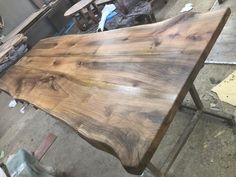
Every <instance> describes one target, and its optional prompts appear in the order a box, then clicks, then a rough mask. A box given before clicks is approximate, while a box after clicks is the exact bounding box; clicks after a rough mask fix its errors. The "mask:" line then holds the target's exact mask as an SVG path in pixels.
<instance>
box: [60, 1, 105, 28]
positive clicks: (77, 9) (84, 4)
mask: <svg viewBox="0 0 236 177" xmlns="http://www.w3.org/2000/svg"><path fill="white" fill-rule="evenodd" d="M91 6H92V7H93V8H94V9H95V10H96V12H97V14H98V16H99V17H100V16H101V15H102V13H101V11H100V9H99V8H98V7H97V5H96V3H95V0H80V1H79V2H78V3H76V4H75V5H73V6H72V7H71V8H70V9H68V10H67V11H66V12H65V14H64V16H72V17H73V18H74V20H75V22H76V24H77V26H78V28H79V29H80V30H84V26H83V24H81V23H80V21H79V20H78V19H77V13H79V15H80V18H83V19H85V20H86V22H87V23H88V21H89V20H88V19H87V18H86V15H85V14H84V12H83V10H85V9H86V10H87V11H88V15H89V17H90V18H91V19H92V20H93V22H94V23H98V22H99V20H98V18H96V16H95V14H94V12H93V9H92V8H91Z"/></svg>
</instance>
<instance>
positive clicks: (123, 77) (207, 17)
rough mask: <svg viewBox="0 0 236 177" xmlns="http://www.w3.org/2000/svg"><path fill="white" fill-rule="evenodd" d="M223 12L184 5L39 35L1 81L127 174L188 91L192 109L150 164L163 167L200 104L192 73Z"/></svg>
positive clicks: (150, 150)
mask: <svg viewBox="0 0 236 177" xmlns="http://www.w3.org/2000/svg"><path fill="white" fill-rule="evenodd" d="M229 14H230V10H229V9H224V10H220V11H215V12H209V13H205V14H198V13H193V12H188V13H184V14H182V15H180V16H177V17H174V18H172V19H169V20H166V21H164V22H160V23H154V24H150V25H143V26H136V27H132V28H123V29H118V30H112V31H107V32H102V33H94V34H86V35H67V36H61V37H53V38H48V39H44V40H41V41H40V42H39V43H38V44H37V45H36V46H35V47H34V48H33V49H32V50H31V51H30V52H29V53H28V54H27V55H26V56H25V57H24V58H22V59H21V60H20V61H19V62H18V63H17V64H15V65H14V66H12V67H11V68H10V69H8V70H7V71H6V73H5V74H4V75H3V76H2V77H1V78H0V88H1V89H2V90H4V91H6V92H8V93H10V94H11V95H12V96H13V97H14V98H15V99H20V100H25V101H27V102H29V103H31V104H33V105H35V106H37V107H39V108H41V109H43V110H44V111H46V112H48V113H49V114H51V115H53V116H55V117H56V118H58V119H59V120H62V121H64V122H65V123H67V124H68V125H69V126H71V127H73V128H74V129H75V130H76V131H78V133H79V134H80V135H81V137H83V138H84V139H85V140H87V141H88V142H90V143H91V144H92V145H94V146H95V147H97V148H99V149H102V150H104V151H106V152H109V153H111V154H113V155H115V156H116V157H117V158H118V159H119V160H120V161H121V163H122V165H123V166H124V168H125V169H126V170H127V171H128V172H130V173H133V174H141V173H142V172H143V170H144V169H145V168H146V167H147V166H148V164H149V162H150V160H151V158H152V156H153V154H154V152H155V151H156V149H157V147H158V145H159V144H160V142H161V140H162V138H163V136H164V135H165V133H166V131H167V129H168V127H169V126H170V124H171V122H172V120H173V118H174V117H175V114H176V111H177V110H178V108H179V107H180V105H181V103H182V101H183V99H184V97H185V96H186V94H187V92H188V91H190V93H191V95H192V97H193V99H194V102H195V103H196V107H197V109H198V110H197V112H196V114H195V116H194V117H193V119H192V121H191V123H190V124H189V125H188V127H187V128H186V131H187V132H186V133H184V134H183V136H182V137H181V138H180V139H179V140H178V142H177V144H176V148H175V149H174V150H173V151H172V152H171V154H170V155H169V156H168V158H167V161H166V162H168V163H167V164H165V165H164V166H163V168H161V171H159V170H157V169H155V168H153V165H150V166H148V167H149V168H150V169H151V170H152V171H153V172H156V173H161V172H163V173H164V174H166V173H167V171H168V169H169V168H170V167H171V165H172V163H173V162H174V159H175V158H176V156H177V155H178V153H179V151H180V149H181V148H182V146H183V145H184V143H185V142H186V140H187V138H188V136H189V135H190V133H191V131H192V130H193V128H194V126H195V125H196V123H197V121H198V120H199V118H200V115H201V114H202V112H203V106H202V103H201V101H200V98H199V96H198V94H197V92H196V89H195V87H194V86H193V81H194V80H195V78H196V76H197V75H198V73H199V71H200V69H201V68H202V67H203V65H204V61H205V59H206V58H207V56H208V54H209V52H210V50H211V48H212V47H213V45H214V43H215V41H216V39H217V37H218V36H219V34H220V32H221V30H222V29H223V27H224V25H225V23H226V21H227V19H228V16H229ZM39 121H40V120H39ZM163 169H165V170H164V171H163Z"/></svg>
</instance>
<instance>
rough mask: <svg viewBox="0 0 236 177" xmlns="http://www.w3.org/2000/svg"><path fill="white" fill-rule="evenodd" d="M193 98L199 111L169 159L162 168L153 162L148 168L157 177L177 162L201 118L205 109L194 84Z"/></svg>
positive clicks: (192, 88)
mask: <svg viewBox="0 0 236 177" xmlns="http://www.w3.org/2000/svg"><path fill="white" fill-rule="evenodd" d="M189 92H190V94H191V96H192V99H193V101H194V103H195V104H196V107H197V111H196V113H195V115H194V116H193V118H192V119H191V121H190V122H189V123H188V125H187V126H186V127H185V129H184V132H183V133H182V135H181V136H180V137H179V139H178V140H177V143H176V144H175V146H174V148H173V149H172V151H171V152H170V153H169V155H168V157H167V159H166V160H165V163H164V165H163V166H162V167H161V168H159V169H158V168H156V167H155V166H154V165H153V164H149V165H148V167H147V168H148V169H149V170H150V171H151V172H152V173H153V175H155V176H156V177H163V176H166V175H167V173H168V171H169V169H170V168H171V167H172V165H173V163H174V162H175V160H176V158H177V157H178V155H179V153H180V151H181V150H182V148H183V146H184V145H185V144H186V142H187V140H188V138H189V136H190V135H191V133H192V132H193V130H194V128H195V126H196V125H197V123H198V121H199V119H200V118H201V115H202V111H203V104H202V102H201V100H200V97H199V95H198V93H197V91H196V89H195V87H194V86H192V87H191V88H190V90H189Z"/></svg>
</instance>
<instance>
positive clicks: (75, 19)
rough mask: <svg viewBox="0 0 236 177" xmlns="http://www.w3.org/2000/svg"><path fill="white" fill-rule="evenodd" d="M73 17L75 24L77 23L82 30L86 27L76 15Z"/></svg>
mask: <svg viewBox="0 0 236 177" xmlns="http://www.w3.org/2000/svg"><path fill="white" fill-rule="evenodd" d="M73 19H74V21H75V24H76V25H77V27H78V28H79V29H80V30H81V31H84V27H83V25H82V24H81V23H80V21H79V20H78V19H77V17H76V16H73Z"/></svg>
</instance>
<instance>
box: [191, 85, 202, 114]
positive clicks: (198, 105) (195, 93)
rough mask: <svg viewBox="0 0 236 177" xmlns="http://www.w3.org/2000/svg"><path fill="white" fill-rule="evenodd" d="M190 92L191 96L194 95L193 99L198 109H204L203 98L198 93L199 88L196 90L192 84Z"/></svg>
mask: <svg viewBox="0 0 236 177" xmlns="http://www.w3.org/2000/svg"><path fill="white" fill-rule="evenodd" d="M189 93H190V95H191V97H192V99H193V101H194V103H195V105H196V107H197V109H198V110H203V104H202V101H201V99H200V97H199V95H198V93H197V90H196V88H195V86H194V85H192V87H191V88H190V90H189Z"/></svg>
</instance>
